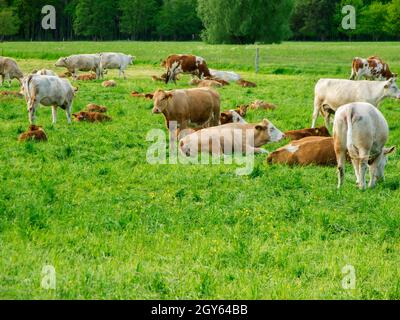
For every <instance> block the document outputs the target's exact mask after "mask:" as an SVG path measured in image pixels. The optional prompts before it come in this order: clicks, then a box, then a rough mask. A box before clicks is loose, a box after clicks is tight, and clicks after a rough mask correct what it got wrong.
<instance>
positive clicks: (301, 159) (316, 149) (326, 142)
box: [267, 137, 336, 166]
mask: <svg viewBox="0 0 400 320" xmlns="http://www.w3.org/2000/svg"><path fill="white" fill-rule="evenodd" d="M267 162H268V163H269V164H278V163H279V164H286V165H291V166H293V165H300V166H308V165H320V166H334V165H336V155H335V149H334V146H333V138H331V137H307V138H303V139H301V140H297V141H293V142H292V143H290V144H288V145H286V146H284V147H282V148H279V149H278V150H276V151H275V152H273V153H271V154H270V155H269V156H268V158H267Z"/></svg>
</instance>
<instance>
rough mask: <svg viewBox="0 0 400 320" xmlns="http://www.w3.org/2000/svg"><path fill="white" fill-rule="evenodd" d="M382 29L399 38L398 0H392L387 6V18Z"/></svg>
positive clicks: (399, 11)
mask: <svg viewBox="0 0 400 320" xmlns="http://www.w3.org/2000/svg"><path fill="white" fill-rule="evenodd" d="M384 29H385V31H387V32H388V33H389V34H390V35H392V36H394V37H396V38H400V0H393V1H392V2H391V3H390V4H389V5H388V6H387V19H386V24H385V27H384Z"/></svg>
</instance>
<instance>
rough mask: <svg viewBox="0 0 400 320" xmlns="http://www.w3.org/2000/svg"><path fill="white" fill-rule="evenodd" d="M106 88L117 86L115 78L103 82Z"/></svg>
mask: <svg viewBox="0 0 400 320" xmlns="http://www.w3.org/2000/svg"><path fill="white" fill-rule="evenodd" d="M101 85H102V86H103V87H104V88H111V87H116V86H117V83H116V82H115V81H114V80H107V81H104V82H103V83H102V84H101Z"/></svg>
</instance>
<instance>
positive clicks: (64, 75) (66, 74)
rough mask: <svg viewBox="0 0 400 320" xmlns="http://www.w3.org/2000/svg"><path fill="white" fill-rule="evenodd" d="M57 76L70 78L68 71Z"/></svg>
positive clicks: (70, 74)
mask: <svg viewBox="0 0 400 320" xmlns="http://www.w3.org/2000/svg"><path fill="white" fill-rule="evenodd" d="M58 76H59V77H60V78H70V77H72V73H71V72H69V71H66V72H62V73H60V74H59V75H58Z"/></svg>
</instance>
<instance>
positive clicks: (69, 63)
mask: <svg viewBox="0 0 400 320" xmlns="http://www.w3.org/2000/svg"><path fill="white" fill-rule="evenodd" d="M55 66H56V67H65V68H67V69H68V71H69V72H71V74H72V76H73V78H74V79H76V78H77V71H78V70H79V71H94V72H95V73H96V79H99V78H100V77H101V74H102V70H101V66H100V55H98V54H77V55H72V56H69V57H66V58H60V59H58V61H57V62H56V64H55Z"/></svg>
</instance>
